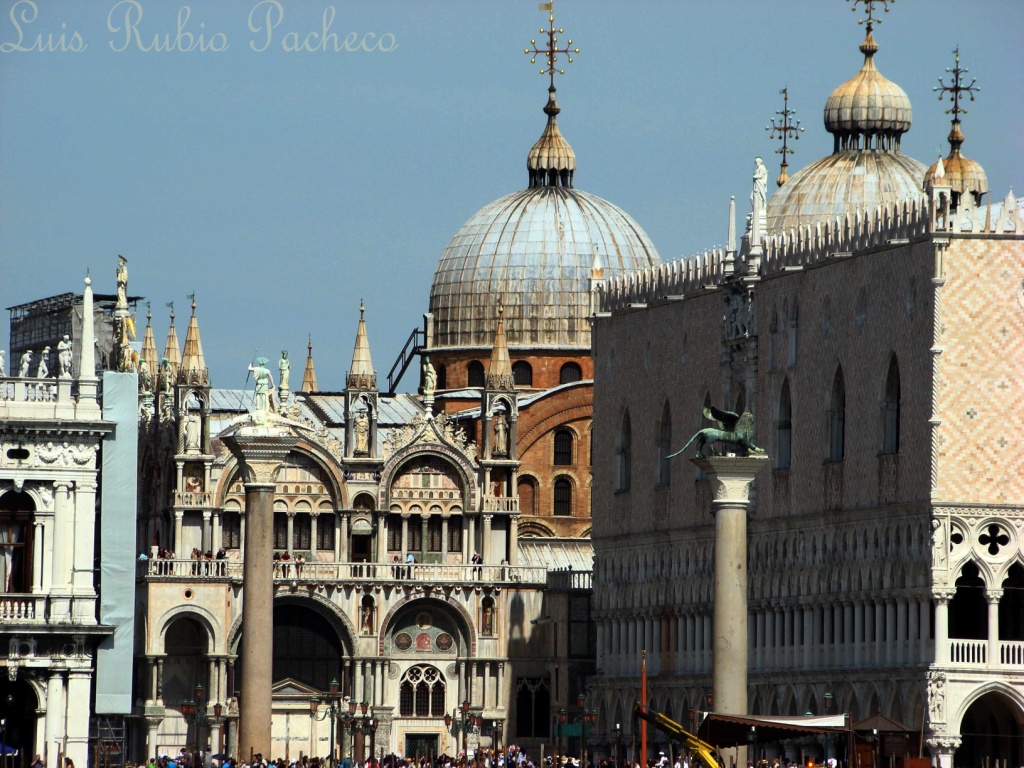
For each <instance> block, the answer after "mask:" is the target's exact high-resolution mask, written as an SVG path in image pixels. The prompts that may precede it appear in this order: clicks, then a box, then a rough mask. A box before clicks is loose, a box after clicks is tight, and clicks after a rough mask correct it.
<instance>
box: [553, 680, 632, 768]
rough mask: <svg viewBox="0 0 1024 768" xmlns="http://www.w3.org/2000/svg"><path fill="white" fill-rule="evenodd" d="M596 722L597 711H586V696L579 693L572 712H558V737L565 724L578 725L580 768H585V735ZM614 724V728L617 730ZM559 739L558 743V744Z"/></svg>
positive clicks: (563, 708) (561, 710)
mask: <svg viewBox="0 0 1024 768" xmlns="http://www.w3.org/2000/svg"><path fill="white" fill-rule="evenodd" d="M596 722H597V711H596V710H591V709H587V695H586V694H585V693H580V694H579V695H578V696H577V697H576V707H575V709H574V710H573V711H572V712H567V711H566V710H565V707H562V708H561V709H559V710H558V735H559V737H561V735H562V727H563V726H564V725H566V724H567V723H572V724H573V725H579V727H580V763H581V765H582V768H587V733H588V731H589V730H590V726H592V725H594V723H596ZM618 727H619V726H618V724H616V728H618ZM560 742H561V739H560V738H559V740H558V742H556V743H560Z"/></svg>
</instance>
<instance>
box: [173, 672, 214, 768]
mask: <svg viewBox="0 0 1024 768" xmlns="http://www.w3.org/2000/svg"><path fill="white" fill-rule="evenodd" d="M192 693H193V695H194V697H195V698H191V699H186V700H185V701H183V702H182V703H181V714H182V716H183V717H184V718H185V725H186V727H187V726H190V725H194V726H195V727H196V732H195V734H196V747H197V749H196V750H193V752H192V764H193V765H195V764H196V752H198V751H199V750H198V747H199V742H200V741H201V739H200V738H199V729H200V728H201V727H202V726H204V725H207V724H209V723H210V722H211V720H210V714H209V712H208V711H207V708H206V707H207V703H206V691H204V690H203V685H202V683H196V687H195V689H194V690H193V692H192ZM223 710H224V708H223V707H222V706H221V703H220V702H219V701H218V702H217V703H215V704H214V705H213V717H214V718H216V719H219V718H220V716H221V713H222V712H223ZM187 741H188V739H187V738H186V742H187ZM186 746H187V745H186Z"/></svg>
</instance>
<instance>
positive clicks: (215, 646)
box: [148, 603, 224, 656]
mask: <svg viewBox="0 0 1024 768" xmlns="http://www.w3.org/2000/svg"><path fill="white" fill-rule="evenodd" d="M178 619H192V620H193V621H195V622H196V624H198V625H199V626H200V627H202V628H203V630H204V631H205V632H206V633H207V637H206V640H207V643H208V645H207V651H206V654H207V655H208V656H213V655H215V654H220V653H224V651H223V650H221V649H222V648H223V647H224V645H223V642H224V632H223V628H222V627H221V626H220V622H219V621H217V619H216V617H215V616H214V615H213V613H212V612H210V611H209V610H207V609H206V608H204V607H203V606H201V605H193V604H192V603H189V604H187V605H176V606H175V607H173V608H171V609H170V610H168V611H165V612H164V613H163V615H162V616H160V618H159V619H158V620H157V621H155V622H154V624H155V625H156V626H157V627H158V630H157V632H156V633H155V634H151V635H150V637H151V638H153V639H158V640H159V642H160V645H161V646H162V645H163V644H164V643H165V642H166V638H167V630H169V629H170V628H171V624H173V623H174V622H176V621H177V620H178ZM151 642H152V641H151ZM148 652H149V653H165V652H166V649H161V650H159V651H157V650H156V649H155V648H151V649H149V650H148Z"/></svg>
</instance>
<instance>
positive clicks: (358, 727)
mask: <svg viewBox="0 0 1024 768" xmlns="http://www.w3.org/2000/svg"><path fill="white" fill-rule="evenodd" d="M358 706H359V716H356V714H355V712H356V703H355V701H354V700H351V701H349V704H348V711H349V713H350V716H349V717H346V718H344V719H345V721H346V722H350V723H351V727H352V735H353V736H355V735H356V734H357V733H362V734H363V759H364V760H365V759H366V740H365V739H366V737H367V736H369V737H370V758H371V759H372V758H375V757H376V755H374V748H375V746H376V744H375V742H376V737H377V720H376V719H375V718H374V717H373V716H372V715H367V712H368V711H369V709H370V703H369V702H368V701H366V700H365V699H364V700H363V701H361V702H359V705H358Z"/></svg>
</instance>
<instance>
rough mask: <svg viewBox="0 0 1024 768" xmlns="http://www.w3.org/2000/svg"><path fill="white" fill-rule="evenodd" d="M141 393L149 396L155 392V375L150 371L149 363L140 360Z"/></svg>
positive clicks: (142, 359)
mask: <svg viewBox="0 0 1024 768" xmlns="http://www.w3.org/2000/svg"><path fill="white" fill-rule="evenodd" d="M139 391H140V392H143V393H145V394H149V393H151V392H152V391H153V374H152V372H151V371H150V370H149V361H148V360H146V358H144V357H140V358H139Z"/></svg>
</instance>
